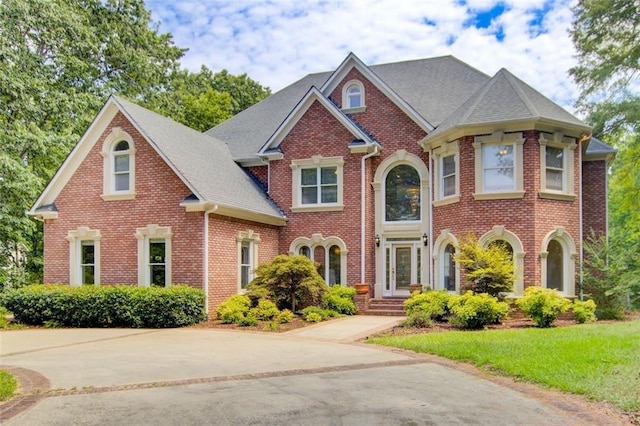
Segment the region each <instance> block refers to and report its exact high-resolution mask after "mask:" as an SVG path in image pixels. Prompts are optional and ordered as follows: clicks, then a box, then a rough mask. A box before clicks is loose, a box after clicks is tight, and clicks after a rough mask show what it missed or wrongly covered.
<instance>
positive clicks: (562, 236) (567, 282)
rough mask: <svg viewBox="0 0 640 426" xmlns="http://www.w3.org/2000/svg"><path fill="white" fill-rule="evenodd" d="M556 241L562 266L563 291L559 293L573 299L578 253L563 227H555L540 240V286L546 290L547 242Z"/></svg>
mask: <svg viewBox="0 0 640 426" xmlns="http://www.w3.org/2000/svg"><path fill="white" fill-rule="evenodd" d="M551 240H556V241H557V242H559V243H560V246H561V247H562V261H563V263H564V265H562V271H563V274H564V276H563V282H564V289H563V290H562V291H561V292H560V293H561V294H563V295H565V296H567V297H575V295H576V274H575V272H576V260H577V259H578V253H577V251H576V244H575V241H574V240H573V238H572V237H571V235H569V233H567V231H566V230H565V228H564V227H563V226H556V227H555V229H554V230H553V231H551V232H549V233H548V234H547V235H545V237H544V238H543V239H542V244H541V246H540V284H541V286H542V287H544V288H547V258H548V256H549V252H548V251H547V248H548V247H549V242H550V241H551Z"/></svg>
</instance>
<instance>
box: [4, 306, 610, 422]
mask: <svg viewBox="0 0 640 426" xmlns="http://www.w3.org/2000/svg"><path fill="white" fill-rule="evenodd" d="M349 321H353V322H351V323H350V322H349ZM388 321H389V319H380V320H377V321H376V320H371V319H367V318H366V317H360V318H359V319H358V317H356V318H353V319H346V320H340V321H337V322H332V323H328V324H326V325H321V326H316V327H313V328H308V329H304V330H296V331H294V332H290V333H289V334H271V333H250V332H231V331H222V330H215V329H170V330H129V329H52V330H45V329H38V330H35V329H31V330H16V331H3V332H0V356H1V357H2V358H1V362H0V363H1V364H2V366H3V367H6V366H10V367H11V368H13V371H14V372H15V373H16V375H17V376H19V377H20V378H21V384H22V386H23V388H22V393H23V395H24V397H23V398H22V399H20V398H17V399H14V400H12V401H11V402H9V403H5V404H3V405H2V406H0V411H2V412H3V414H2V415H3V417H4V418H0V420H2V423H3V424H9V425H69V424H82V425H106V424H108V425H146V424H154V425H178V424H179V425H191V424H194V425H195V424H211V425H250V424H256V425H270V424H273V425H276V424H277V425H279V424H289V425H396V424H398V425H413V424H415V425H417V424H438V425H440V424H447V425H449V424H452V425H455V424H464V425H468V424H477V425H514V424H523V425H524V424H540V425H542V424H591V423H593V424H601V423H602V421H603V419H598V418H594V417H591V416H590V415H588V414H585V413H580V412H576V411H575V410H572V409H571V408H570V407H569V409H567V407H564V409H563V408H559V407H557V406H554V405H550V404H549V403H548V402H545V401H544V400H540V399H536V398H534V397H532V396H530V395H526V394H523V393H520V392H518V391H516V390H514V389H512V388H510V387H505V386H501V385H499V384H496V383H494V382H492V381H489V380H486V379H484V378H483V377H482V376H481V375H478V374H468V373H467V372H464V371H460V370H458V369H455V368H450V367H447V366H445V365H441V364H439V363H434V362H431V360H433V358H430V357H423V356H418V355H413V354H410V353H406V352H400V351H392V350H388V349H384V348H378V347H375V346H370V345H365V344H359V343H352V342H350V341H351V340H353V339H355V338H357V337H361V336H362V335H366V334H367V330H369V331H374V330H378V329H380V328H381V327H385V326H388V325H387V322H388ZM389 324H390V323H389ZM345 342H347V343H345Z"/></svg>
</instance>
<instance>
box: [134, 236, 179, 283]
mask: <svg viewBox="0 0 640 426" xmlns="http://www.w3.org/2000/svg"><path fill="white" fill-rule="evenodd" d="M135 235H136V238H137V239H138V285H139V286H140V287H149V286H150V285H151V277H150V275H149V242H150V241H151V240H164V241H165V246H164V249H165V274H166V275H165V287H169V286H170V285H171V283H172V279H171V263H172V262H171V251H172V250H171V239H172V237H173V234H172V232H171V227H170V226H158V225H155V224H152V225H147V226H145V227H144V228H137V229H136V234H135Z"/></svg>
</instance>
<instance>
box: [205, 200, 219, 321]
mask: <svg viewBox="0 0 640 426" xmlns="http://www.w3.org/2000/svg"><path fill="white" fill-rule="evenodd" d="M205 208H206V207H205ZM216 210H218V206H217V205H214V206H213V208H212V209H209V210H205V212H204V250H203V255H204V264H203V268H202V269H203V275H204V283H203V286H202V287H203V288H204V309H205V313H206V315H207V317H208V316H209V214H211V213H214V212H215V211H216Z"/></svg>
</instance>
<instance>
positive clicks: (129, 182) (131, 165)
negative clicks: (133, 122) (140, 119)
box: [102, 127, 136, 201]
mask: <svg viewBox="0 0 640 426" xmlns="http://www.w3.org/2000/svg"><path fill="white" fill-rule="evenodd" d="M102 157H103V158H104V162H103V172H104V174H103V176H104V182H103V192H102V199H103V200H105V201H115V200H131V199H134V198H135V195H136V193H135V188H136V185H135V183H136V161H135V158H136V149H135V144H134V142H133V138H132V137H131V135H129V134H128V133H127V132H125V131H124V130H123V129H122V128H120V127H115V128H113V130H112V131H111V133H110V134H109V135H108V136H107V137H106V138H105V140H104V142H103V144H102Z"/></svg>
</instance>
